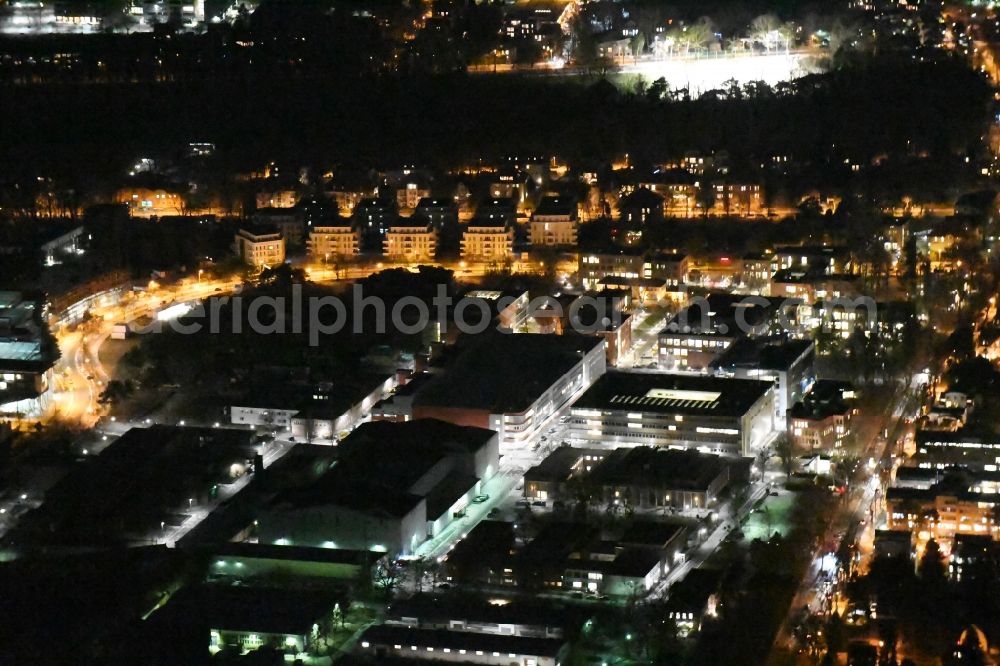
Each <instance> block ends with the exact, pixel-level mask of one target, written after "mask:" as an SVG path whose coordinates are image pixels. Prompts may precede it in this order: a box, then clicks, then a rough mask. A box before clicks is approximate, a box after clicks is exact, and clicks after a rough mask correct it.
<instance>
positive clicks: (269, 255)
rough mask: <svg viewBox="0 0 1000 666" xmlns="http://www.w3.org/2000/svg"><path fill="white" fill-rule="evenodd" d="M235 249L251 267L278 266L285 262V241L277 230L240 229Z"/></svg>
mask: <svg viewBox="0 0 1000 666" xmlns="http://www.w3.org/2000/svg"><path fill="white" fill-rule="evenodd" d="M234 249H235V251H236V255H237V256H238V257H239V258H240V259H242V260H243V262H244V263H246V264H249V265H251V266H257V267H265V266H276V265H278V264H281V263H284V261H285V239H284V238H283V237H282V235H281V232H279V231H277V230H275V229H240V231H239V233H237V234H236V240H235V245H234Z"/></svg>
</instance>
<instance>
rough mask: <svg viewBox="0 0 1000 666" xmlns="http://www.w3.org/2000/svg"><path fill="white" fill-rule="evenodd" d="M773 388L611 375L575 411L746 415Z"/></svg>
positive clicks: (721, 380)
mask: <svg viewBox="0 0 1000 666" xmlns="http://www.w3.org/2000/svg"><path fill="white" fill-rule="evenodd" d="M771 388H772V384H771V382H760V381H755V380H750V379H730V378H719V377H698V376H690V375H666V374H659V373H645V372H642V373H640V372H608V373H606V374H605V375H603V376H602V377H601V378H600V379H598V380H597V382H596V383H595V384H594V385H593V386H591V387H590V388H589V389H588V390H587V392H586V393H584V394H583V395H582V396H581V397H580V399H579V400H577V401H576V403H575V404H574V405H573V409H574V411H575V410H579V409H594V410H628V411H632V412H658V413H666V414H692V415H711V416H722V417H725V416H743V415H744V414H746V413H747V412H748V411H749V410H750V408H751V407H753V405H754V404H756V403H757V401H758V400H760V399H761V398H762V397H763V396H764V395H765V394H766V393H767V392H768V391H769V390H771Z"/></svg>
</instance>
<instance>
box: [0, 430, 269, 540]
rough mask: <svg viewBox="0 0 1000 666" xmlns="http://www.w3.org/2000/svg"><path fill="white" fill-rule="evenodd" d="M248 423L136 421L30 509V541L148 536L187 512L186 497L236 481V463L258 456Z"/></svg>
mask: <svg viewBox="0 0 1000 666" xmlns="http://www.w3.org/2000/svg"><path fill="white" fill-rule="evenodd" d="M256 451H257V447H256V445H255V444H254V433H253V432H252V431H250V430H235V429H227V428H194V427H181V426H168V425H153V426H149V427H148V428H132V429H131V430H129V431H127V432H126V433H125V434H124V435H122V436H121V437H120V438H119V439H117V440H116V441H115V442H113V443H112V444H111V445H110V446H108V448H107V449H105V450H104V451H103V452H102V453H101V455H99V456H91V457H89V458H88V459H87V460H86V462H84V463H83V464H80V465H76V466H74V467H73V468H72V469H71V470H70V472H69V474H67V475H66V476H65V477H63V479H62V480H61V481H59V483H57V484H56V485H55V486H54V487H52V488H51V489H49V491H48V492H47V493H46V496H45V501H44V503H43V504H42V506H41V507H40V508H39V509H36V510H34V511H31V512H29V513H28V514H26V515H25V516H24V517H23V518H22V520H21V522H20V524H19V525H18V527H17V528H16V530H15V531H16V532H17V535H16V538H12V540H14V541H17V540H18V539H24V541H25V542H26V543H35V542H36V541H37V542H41V543H61V544H67V545H69V544H90V543H101V544H107V543H109V542H114V541H116V540H128V539H132V538H146V537H148V536H149V534H151V533H152V532H153V531H154V530H155V529H157V528H159V527H160V523H161V521H171V520H173V519H175V518H178V517H180V516H176V515H173V514H172V513H171V512H175V511H179V512H183V511H184V510H185V509H186V508H187V505H188V501H187V500H188V498H191V497H193V496H196V494H197V493H204V492H206V491H207V490H208V489H209V488H210V487H211V486H212V485H213V484H219V485H223V484H225V483H229V482H230V481H231V480H232V477H231V476H230V467H231V465H233V464H234V463H240V464H242V463H245V462H247V461H252V460H253V457H254V455H255V454H256Z"/></svg>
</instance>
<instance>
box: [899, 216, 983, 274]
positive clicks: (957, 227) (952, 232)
mask: <svg viewBox="0 0 1000 666" xmlns="http://www.w3.org/2000/svg"><path fill="white" fill-rule="evenodd" d="M915 237H916V251H917V255H918V256H919V257H921V258H923V259H925V260H926V261H927V262H928V264H929V266H930V270H931V272H935V271H953V270H955V269H956V268H961V266H962V258H961V251H960V250H961V249H962V247H963V246H966V247H969V248H972V247H979V246H980V245H981V244H982V241H983V234H982V229H981V228H980V227H978V226H977V225H975V224H973V223H972V222H970V220H968V219H966V218H959V217H952V218H948V219H947V220H943V221H941V222H938V223H937V224H936V225H934V227H933V228H931V229H930V230H929V231H925V232H922V233H917V234H915Z"/></svg>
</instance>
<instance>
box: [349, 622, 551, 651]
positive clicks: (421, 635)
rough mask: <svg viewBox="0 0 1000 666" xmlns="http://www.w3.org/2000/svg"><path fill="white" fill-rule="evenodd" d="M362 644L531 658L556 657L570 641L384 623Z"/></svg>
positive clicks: (364, 637) (371, 630)
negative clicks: (475, 651)
mask: <svg viewBox="0 0 1000 666" xmlns="http://www.w3.org/2000/svg"><path fill="white" fill-rule="evenodd" d="M358 643H359V644H360V645H363V644H364V643H370V644H375V645H401V646H404V647H405V648H406V649H407V650H409V646H411V645H416V646H417V647H420V648H427V647H433V648H437V649H440V648H450V649H452V650H482V651H483V652H499V653H500V654H502V655H504V656H506V655H508V654H515V655H527V656H534V657H556V656H558V655H559V652H560V651H561V650H562V648H563V646H564V645H565V644H566V641H564V640H562V639H558V638H534V637H529V636H505V635H501V634H481V633H476V632H472V631H448V630H447V629H413V628H410V627H404V626H400V625H390V624H382V625H378V626H374V627H370V628H368V629H366V630H365V633H363V634H362V635H361V638H360V639H359V640H358Z"/></svg>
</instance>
